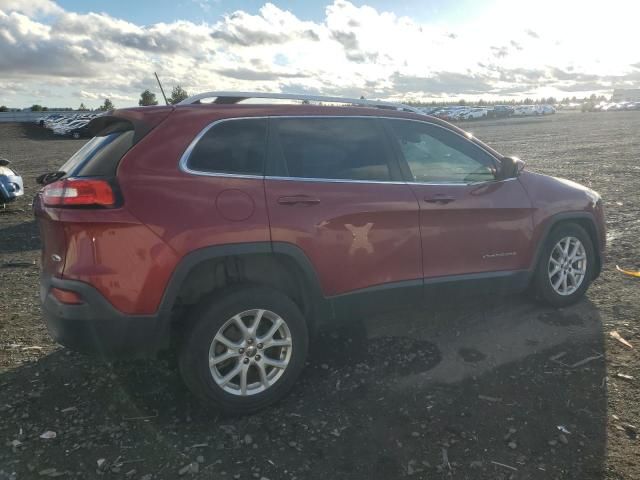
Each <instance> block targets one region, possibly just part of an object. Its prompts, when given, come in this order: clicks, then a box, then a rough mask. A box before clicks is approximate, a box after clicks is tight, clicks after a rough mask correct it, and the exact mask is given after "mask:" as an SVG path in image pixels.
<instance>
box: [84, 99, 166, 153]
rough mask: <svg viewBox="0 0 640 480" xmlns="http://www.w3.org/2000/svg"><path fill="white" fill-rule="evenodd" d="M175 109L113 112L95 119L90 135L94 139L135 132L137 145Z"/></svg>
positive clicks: (162, 108) (92, 121)
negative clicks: (117, 133) (130, 131)
mask: <svg viewBox="0 0 640 480" xmlns="http://www.w3.org/2000/svg"><path fill="white" fill-rule="evenodd" d="M173 110H174V107H142V108H131V109H122V110H112V111H111V112H109V113H107V114H106V115H101V116H99V117H96V118H94V119H93V120H91V121H90V122H89V124H88V128H89V133H91V135H93V136H94V137H95V136H97V135H100V136H104V135H108V134H109V133H114V132H126V131H128V130H133V131H134V137H133V143H134V144H135V143H137V142H138V141H139V140H141V139H142V138H143V137H144V136H145V135H146V134H147V133H149V132H150V131H151V130H153V129H154V128H155V127H156V126H157V125H158V124H160V123H161V122H162V121H163V120H165V119H166V118H167V117H168V116H169V114H170V113H171V112H172V111H173Z"/></svg>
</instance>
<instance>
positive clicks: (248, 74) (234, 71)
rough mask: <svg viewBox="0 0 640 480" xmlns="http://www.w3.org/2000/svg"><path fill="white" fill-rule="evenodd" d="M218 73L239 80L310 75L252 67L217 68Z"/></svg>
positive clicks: (275, 78) (276, 78)
mask: <svg viewBox="0 0 640 480" xmlns="http://www.w3.org/2000/svg"><path fill="white" fill-rule="evenodd" d="M216 73H219V74H220V75H222V76H224V77H231V78H237V79H239V80H249V81H253V80H278V79H280V78H303V77H308V76H309V75H308V74H305V73H295V72H279V71H277V70H274V71H261V70H253V69H250V68H226V69H220V70H216Z"/></svg>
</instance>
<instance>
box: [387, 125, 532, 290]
mask: <svg viewBox="0 0 640 480" xmlns="http://www.w3.org/2000/svg"><path fill="white" fill-rule="evenodd" d="M385 123H386V125H387V126H388V128H389V131H390V134H391V135H392V137H393V138H395V141H396V147H397V151H398V154H399V155H400V158H401V159H402V160H403V162H402V163H401V167H402V168H404V169H405V175H406V176H407V178H408V179H409V180H410V182H409V184H410V187H411V189H412V190H413V191H414V192H415V194H416V197H417V198H418V201H419V202H420V228H421V233H422V250H423V269H424V275H425V278H428V279H429V278H435V277H447V276H454V275H463V274H474V273H488V272H504V271H515V270H524V269H526V268H528V265H529V261H530V258H531V250H530V249H531V236H532V222H531V202H530V200H529V198H528V196H527V194H526V192H525V191H524V188H523V187H522V185H521V184H520V182H519V181H518V180H517V179H508V180H502V181H499V180H496V178H495V173H496V171H497V166H498V162H497V160H496V159H495V158H494V157H493V156H492V155H490V154H489V153H488V152H486V151H485V150H484V149H482V148H481V147H479V146H478V145H476V144H474V143H473V142H472V141H470V140H469V139H468V138H465V137H464V136H462V135H460V134H458V133H456V132H454V131H452V130H450V129H447V128H444V127H441V126H439V125H435V124H430V123H426V122H418V121H411V120H400V119H393V120H391V119H390V120H386V121H385Z"/></svg>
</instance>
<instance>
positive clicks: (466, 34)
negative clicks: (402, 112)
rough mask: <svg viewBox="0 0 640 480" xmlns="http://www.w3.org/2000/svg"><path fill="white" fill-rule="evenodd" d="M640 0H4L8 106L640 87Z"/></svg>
mask: <svg viewBox="0 0 640 480" xmlns="http://www.w3.org/2000/svg"><path fill="white" fill-rule="evenodd" d="M638 18H640V2H638V1H636V0H608V1H606V2H604V1H602V0H598V1H590V0H581V1H579V0H484V1H482V0H458V1H455V2H452V1H449V0H406V1H402V0H395V1H391V0H363V1H356V0H351V1H348V0H304V1H301V0H297V1H296V0H272V1H271V2H265V1H264V0H262V1H261V0H226V1H225V0H173V1H169V0H155V1H153V2H148V1H132V0H127V1H124V0H110V1H109V2H104V1H101V2H98V1H90V0H59V1H57V2H56V1H53V0H0V105H7V106H9V107H27V106H30V105H32V104H36V103H37V104H41V105H47V106H50V107H56V106H57V107H62V106H70V107H75V108H77V107H78V106H79V105H80V103H84V105H85V106H87V107H97V106H98V105H100V104H102V103H103V101H104V99H105V98H109V99H111V100H112V101H113V103H114V104H115V105H116V106H117V107H127V106H134V105H137V102H138V99H139V97H140V93H141V92H142V91H143V90H145V89H150V90H151V91H152V92H154V93H156V95H157V96H158V99H161V96H160V91H159V89H158V88H157V84H156V81H155V78H154V76H153V72H157V73H158V75H159V76H160V79H161V80H162V82H163V84H164V86H165V89H166V90H171V88H172V87H174V86H176V85H181V86H182V87H183V88H184V89H186V90H187V91H188V92H189V93H191V94H194V93H198V92H204V91H210V90H241V91H265V92H286V93H303V94H304V93H308V94H314V95H331V96H347V97H360V96H361V95H364V96H365V97H366V98H376V99H384V100H392V101H432V100H436V101H443V100H447V101H450V100H456V99H462V98H464V99H466V100H468V101H477V100H479V99H485V100H499V99H505V100H509V99H516V100H519V99H523V98H526V97H530V98H540V97H549V96H554V97H557V98H563V97H573V96H577V97H583V96H587V95H590V94H592V93H596V94H605V95H610V94H611V93H612V90H613V89H614V88H640V50H639V49H638V48H637V46H638V45H640V29H639V28H637V21H638Z"/></svg>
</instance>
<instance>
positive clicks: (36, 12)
mask: <svg viewBox="0 0 640 480" xmlns="http://www.w3.org/2000/svg"><path fill="white" fill-rule="evenodd" d="M0 10H2V11H4V12H16V13H22V14H24V15H28V16H30V17H34V16H41V15H57V14H60V13H62V12H63V11H64V10H63V9H62V8H60V7H59V6H58V5H57V4H56V3H55V2H52V1H51V0H27V1H25V0H0Z"/></svg>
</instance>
